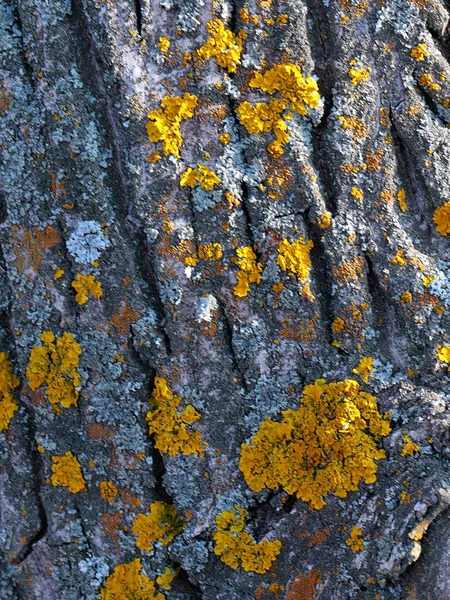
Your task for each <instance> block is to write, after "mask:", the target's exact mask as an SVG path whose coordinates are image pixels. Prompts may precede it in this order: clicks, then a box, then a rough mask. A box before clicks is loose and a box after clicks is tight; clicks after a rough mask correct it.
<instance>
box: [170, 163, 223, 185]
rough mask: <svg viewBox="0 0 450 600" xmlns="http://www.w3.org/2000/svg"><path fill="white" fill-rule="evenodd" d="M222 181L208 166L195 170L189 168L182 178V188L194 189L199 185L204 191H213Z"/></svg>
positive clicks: (200, 166) (199, 166)
mask: <svg viewBox="0 0 450 600" xmlns="http://www.w3.org/2000/svg"><path fill="white" fill-rule="evenodd" d="M221 181H222V180H221V179H220V177H218V176H217V175H216V173H214V171H211V170H210V169H209V168H208V167H207V166H206V165H198V167H195V169H193V168H192V167H189V168H188V169H187V170H186V171H185V172H184V173H182V175H181V177H180V185H181V186H182V187H190V188H194V187H195V186H196V185H197V183H198V184H199V185H200V187H201V188H202V189H203V190H213V189H214V186H215V185H219V184H220V183H221Z"/></svg>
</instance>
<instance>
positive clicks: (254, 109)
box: [236, 63, 320, 157]
mask: <svg viewBox="0 0 450 600" xmlns="http://www.w3.org/2000/svg"><path fill="white" fill-rule="evenodd" d="M249 85H250V87H253V88H257V89H259V90H262V91H263V92H266V93H268V94H270V95H271V96H273V95H274V94H275V93H278V94H280V96H281V98H271V99H270V101H269V103H265V102H257V103H256V105H255V106H252V105H251V104H250V103H249V102H243V103H242V104H241V105H240V106H239V107H238V109H237V111H236V112H237V114H238V116H239V119H240V121H241V123H242V125H243V126H244V127H245V128H246V129H247V131H248V133H251V134H254V135H257V134H259V133H262V132H263V131H265V132H270V131H273V132H274V133H275V137H276V140H275V141H273V142H272V143H271V144H270V145H269V147H268V151H269V152H270V153H271V154H272V155H274V156H275V157H278V156H281V155H282V154H283V152H284V150H283V146H284V145H285V144H286V143H287V142H288V141H289V135H290V134H289V132H288V131H287V125H286V122H285V120H286V119H290V118H292V113H291V112H290V111H293V112H296V113H298V114H300V115H303V116H304V115H306V114H308V108H307V107H310V108H317V106H318V105H319V102H320V94H319V88H318V86H317V83H316V81H315V80H314V79H313V78H312V77H303V74H302V72H301V70H300V67H299V66H298V65H295V64H292V63H287V64H281V65H275V66H273V67H272V68H271V69H268V70H267V71H265V72H264V73H255V74H254V76H253V79H251V80H250V83H249ZM285 111H287V112H285Z"/></svg>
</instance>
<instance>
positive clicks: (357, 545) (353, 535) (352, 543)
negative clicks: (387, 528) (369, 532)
mask: <svg viewBox="0 0 450 600" xmlns="http://www.w3.org/2000/svg"><path fill="white" fill-rule="evenodd" d="M345 543H346V544H347V546H348V547H349V548H350V550H351V551H352V552H361V551H362V550H364V540H363V539H362V530H361V529H360V528H359V527H357V526H356V525H355V527H352V530H351V532H350V537H349V538H348V539H346V540H345Z"/></svg>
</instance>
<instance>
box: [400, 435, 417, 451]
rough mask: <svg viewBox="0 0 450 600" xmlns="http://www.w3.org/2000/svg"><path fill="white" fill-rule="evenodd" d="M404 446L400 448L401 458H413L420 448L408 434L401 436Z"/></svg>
mask: <svg viewBox="0 0 450 600" xmlns="http://www.w3.org/2000/svg"><path fill="white" fill-rule="evenodd" d="M403 441H404V442H405V443H404V446H403V448H402V456H414V453H415V452H419V450H420V446H419V445H418V444H415V443H414V442H413V441H412V439H411V438H410V437H409V435H408V434H405V435H404V436H403Z"/></svg>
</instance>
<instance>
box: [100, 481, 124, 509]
mask: <svg viewBox="0 0 450 600" xmlns="http://www.w3.org/2000/svg"><path fill="white" fill-rule="evenodd" d="M99 487H100V495H101V497H102V498H103V500H106V502H109V503H110V504H113V503H114V502H115V500H116V498H117V494H118V493H119V490H118V489H117V486H116V485H115V483H114V482H113V481H111V480H109V481H100V486H99Z"/></svg>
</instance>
